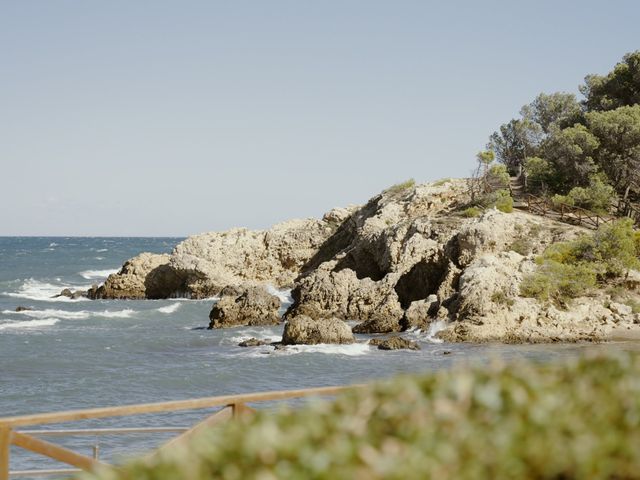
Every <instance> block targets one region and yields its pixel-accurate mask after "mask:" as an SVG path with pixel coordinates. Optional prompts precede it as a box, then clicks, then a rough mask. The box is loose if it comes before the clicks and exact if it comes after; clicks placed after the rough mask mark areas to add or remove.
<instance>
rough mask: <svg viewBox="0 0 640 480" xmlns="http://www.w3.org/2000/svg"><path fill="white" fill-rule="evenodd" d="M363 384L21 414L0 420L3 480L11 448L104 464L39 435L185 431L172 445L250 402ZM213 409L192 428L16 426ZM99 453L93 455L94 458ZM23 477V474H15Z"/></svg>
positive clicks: (240, 412) (82, 464)
mask: <svg viewBox="0 0 640 480" xmlns="http://www.w3.org/2000/svg"><path fill="white" fill-rule="evenodd" d="M362 386H363V385H350V386H333V387H318V388H307V389H301V390H280V391H270V392H258V393H247V394H240V395H223V396H217V397H204V398H194V399H187V400H174V401H168V402H156V403H144V404H135V405H122V406H116V407H99V408H88V409H82V410H70V411H63V412H51V413H39V414H32V415H18V416H11V417H2V418H0V480H9V477H10V472H9V460H10V459H9V452H10V447H11V445H15V446H18V447H21V448H24V449H26V450H30V451H32V452H36V453H39V454H41V455H45V456H47V457H50V458H53V459H55V460H58V461H60V462H62V463H66V464H68V465H72V466H74V467H78V468H81V469H83V470H90V469H92V468H93V467H94V466H97V465H101V463H100V462H98V461H97V459H96V458H97V455H96V458H91V457H87V456H85V455H81V454H78V453H76V452H73V451H71V450H68V449H66V448H64V447H60V446H58V445H55V444H53V443H50V442H47V441H44V440H41V439H39V438H36V437H35V436H33V435H36V434H42V435H46V434H50V435H63V434H65V433H67V434H71V435H82V434H88V433H90V432H92V433H95V434H106V433H134V432H140V431H143V430H144V431H154V432H157V431H170V430H172V431H180V432H183V433H182V435H180V436H179V437H178V439H177V441H176V442H169V445H176V444H178V443H182V442H183V441H185V440H186V439H188V438H190V437H191V436H192V435H193V434H194V433H195V432H196V431H199V430H201V429H202V428H204V427H206V426H210V425H213V424H215V423H218V422H219V421H221V420H225V419H233V418H238V417H240V416H244V415H248V414H251V413H252V412H254V410H253V409H252V408H250V407H249V406H247V405H246V404H247V403H259V402H270V401H275V400H288V399H293V398H303V397H309V396H325V395H327V396H333V395H337V394H339V393H341V392H344V391H346V390H350V389H353V388H360V387H362ZM212 407H223V409H222V410H220V411H218V412H217V413H216V414H214V415H213V416H210V417H208V418H207V419H205V421H204V422H201V423H200V424H198V425H196V426H194V427H193V428H191V429H184V428H180V427H165V428H163V427H156V428H147V429H144V428H142V429H141V428H128V429H127V428H122V429H94V430H89V429H85V430H68V431H60V430H58V431H56V430H52V431H43V430H40V431H21V432H18V431H15V430H14V429H15V427H23V426H29V425H44V424H51V423H62V422H71V421H78V420H89V419H96V418H106V417H122V416H131V415H141V414H149V413H162V412H176V411H181V410H198V409H204V408H212ZM95 454H96V452H94V455H95ZM13 473H17V474H20V475H22V474H23V473H24V472H13Z"/></svg>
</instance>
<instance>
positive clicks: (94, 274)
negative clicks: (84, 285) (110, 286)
mask: <svg viewBox="0 0 640 480" xmlns="http://www.w3.org/2000/svg"><path fill="white" fill-rule="evenodd" d="M118 271H119V269H118V268H115V269H114V268H110V269H107V270H85V271H84V272H80V273H79V274H78V275H80V276H81V277H82V278H86V279H87V280H101V279H106V278H107V277H108V276H109V275H111V274H112V273H118Z"/></svg>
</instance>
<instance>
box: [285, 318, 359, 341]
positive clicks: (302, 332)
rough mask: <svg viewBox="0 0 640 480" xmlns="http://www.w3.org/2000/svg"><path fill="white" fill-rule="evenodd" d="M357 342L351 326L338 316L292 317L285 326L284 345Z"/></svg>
mask: <svg viewBox="0 0 640 480" xmlns="http://www.w3.org/2000/svg"><path fill="white" fill-rule="evenodd" d="M353 342H355V339H354V337H353V333H351V329H350V328H349V326H348V325H347V324H346V323H344V322H343V321H342V320H338V319H337V318H311V317H307V316H305V315H300V316H298V317H295V318H292V319H290V320H289V321H287V323H286V324H285V326H284V333H283V334H282V344H283V345H300V344H303V345H315V344H318V343H338V344H348V343H353Z"/></svg>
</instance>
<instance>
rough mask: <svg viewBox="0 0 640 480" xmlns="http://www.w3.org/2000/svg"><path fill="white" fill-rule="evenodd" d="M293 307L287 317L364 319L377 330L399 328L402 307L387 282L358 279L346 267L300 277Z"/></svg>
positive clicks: (390, 330)
mask: <svg viewBox="0 0 640 480" xmlns="http://www.w3.org/2000/svg"><path fill="white" fill-rule="evenodd" d="M293 298H294V302H295V303H294V306H293V307H292V308H290V309H289V311H288V312H287V318H289V317H295V316H299V315H306V316H309V317H312V318H330V317H335V318H338V319H340V320H359V321H365V322H366V323H367V325H370V327H367V328H370V329H371V331H373V332H376V333H384V332H393V331H399V330H400V328H401V327H400V319H401V318H402V316H403V313H404V312H403V310H402V307H401V306H400V302H399V301H398V296H397V294H396V292H395V291H394V290H393V288H391V287H390V286H389V285H387V284H384V283H382V282H375V281H373V280H372V279H370V278H362V279H360V278H358V277H357V275H356V272H354V271H353V270H351V269H349V268H345V269H343V270H340V271H338V272H334V271H327V270H317V271H315V272H313V273H312V274H310V275H308V276H307V277H304V278H302V279H301V280H300V281H299V283H298V286H297V287H296V289H295V290H294V291H293Z"/></svg>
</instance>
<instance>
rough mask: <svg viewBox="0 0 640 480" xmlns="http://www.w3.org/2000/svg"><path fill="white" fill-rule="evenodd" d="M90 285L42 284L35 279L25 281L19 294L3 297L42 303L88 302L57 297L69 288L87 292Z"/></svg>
mask: <svg viewBox="0 0 640 480" xmlns="http://www.w3.org/2000/svg"><path fill="white" fill-rule="evenodd" d="M90 287H91V286H90V285H68V284H57V285H56V284H53V283H48V282H40V281H38V280H35V279H33V278H29V279H28V280H25V281H24V282H23V283H22V285H21V286H20V287H19V288H18V291H17V292H3V295H7V296H8V297H13V298H24V299H27V300H36V301H41V302H78V301H82V300H88V299H86V298H77V299H71V298H68V297H57V298H53V297H55V296H56V295H59V294H60V292H61V291H62V290H63V289H65V288H69V289H71V290H87V289H88V288H90Z"/></svg>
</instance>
